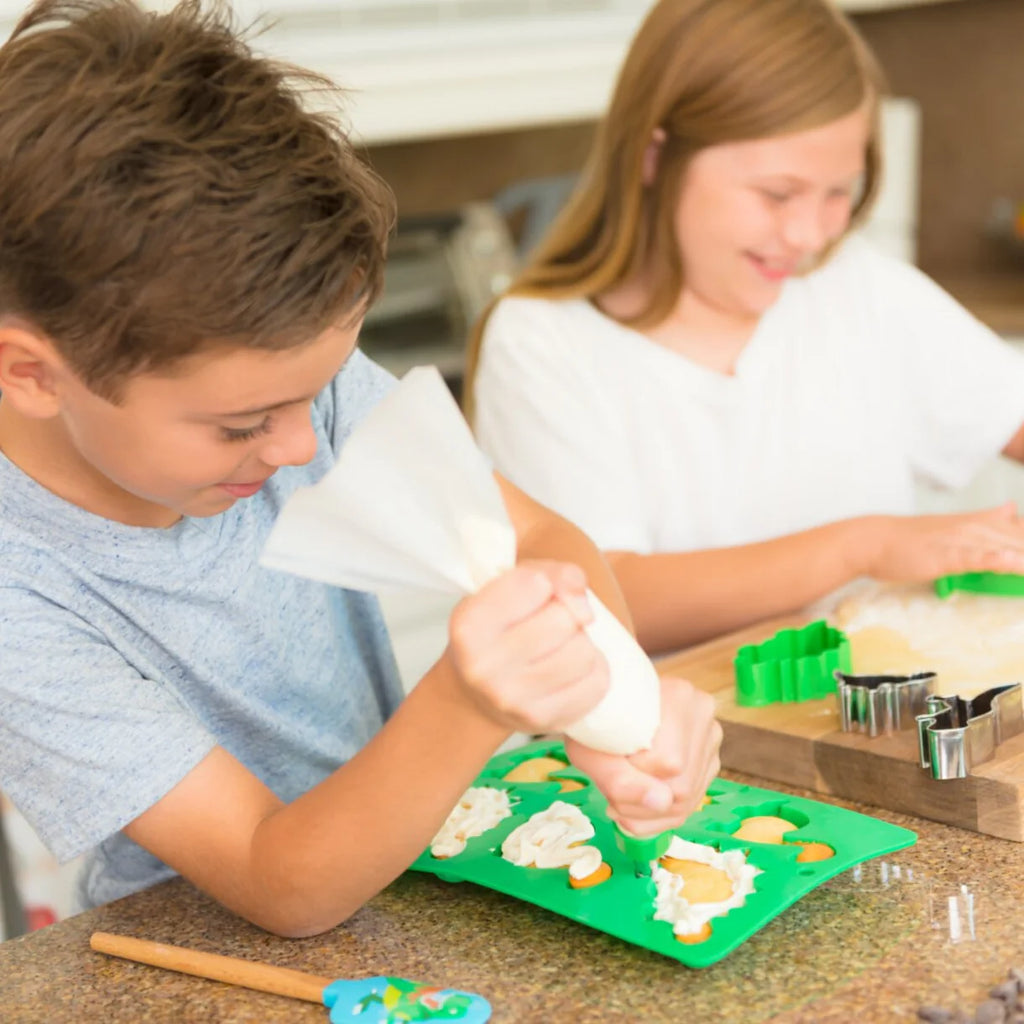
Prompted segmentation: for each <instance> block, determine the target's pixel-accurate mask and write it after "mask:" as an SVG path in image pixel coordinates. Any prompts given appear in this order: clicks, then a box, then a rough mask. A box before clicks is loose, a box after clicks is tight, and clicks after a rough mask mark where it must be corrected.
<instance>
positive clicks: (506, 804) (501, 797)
mask: <svg viewBox="0 0 1024 1024" xmlns="http://www.w3.org/2000/svg"><path fill="white" fill-rule="evenodd" d="M511 813H512V806H511V802H510V800H509V796H508V793H507V792H506V791H505V790H504V789H495V788H494V787H493V786H473V787H472V788H470V789H467V790H466V792H465V793H463V794H462V798H461V799H460V800H459V802H458V804H457V805H456V806H455V809H454V810H453V811H452V812H451V814H449V815H448V818H447V820H446V821H445V823H444V824H443V825H442V826H441V829H440V831H439V832H438V833H437V835H436V836H434V838H433V841H432V842H431V844H430V852H431V853H432V854H433V855H434V856H435V857H454V856H456V855H457V854H460V853H462V851H463V850H464V849H465V848H466V840H467V839H472V838H473V837H474V836H479V835H483V833H484V832H486V831H487V830H488V829H489V828H494V826H495V825H497V824H498V822H500V821H503V820H504V819H505V818H507V817H508V816H509V815H510V814H511Z"/></svg>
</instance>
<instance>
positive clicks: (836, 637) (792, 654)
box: [734, 619, 850, 707]
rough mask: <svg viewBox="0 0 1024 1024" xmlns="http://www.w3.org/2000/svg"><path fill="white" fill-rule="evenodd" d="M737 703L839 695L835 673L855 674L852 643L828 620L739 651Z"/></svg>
mask: <svg viewBox="0 0 1024 1024" xmlns="http://www.w3.org/2000/svg"><path fill="white" fill-rule="evenodd" d="M734 665H735V668H736V703H737V704H743V705H745V706H747V707H761V706H762V705H764V704H774V703H777V702H779V701H784V702H791V701H801V700H815V699H818V698H821V697H827V696H828V695H829V694H831V693H835V692H836V681H835V672H836V670H838V671H840V672H849V671H850V641H849V640H848V639H847V638H846V634H845V633H843V631H842V630H839V629H835V628H834V627H832V626H829V625H828V624H827V623H826V622H825V620H824V619H819V620H818V621H817V622H812V623H811V624H810V625H808V626H804V627H803V628H802V629H783V630H780V631H779V632H778V633H776V634H775V636H773V637H772V638H771V639H770V640H766V641H765V642H764V643H761V644H748V645H747V646H745V647H741V648H740V649H739V650H738V651H737V652H736V660H735V662H734Z"/></svg>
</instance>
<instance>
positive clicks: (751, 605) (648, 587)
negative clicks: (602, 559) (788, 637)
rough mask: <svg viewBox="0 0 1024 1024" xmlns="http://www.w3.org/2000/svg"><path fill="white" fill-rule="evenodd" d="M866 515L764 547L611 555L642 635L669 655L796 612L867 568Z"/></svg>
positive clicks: (649, 644)
mask: <svg viewBox="0 0 1024 1024" xmlns="http://www.w3.org/2000/svg"><path fill="white" fill-rule="evenodd" d="M869 529H870V522H869V520H867V519H850V520H844V521H842V522H838V523H830V524H828V525H827V526H821V527H817V528H815V529H812V530H806V531H804V532H802V533H795V534H790V535H788V536H785V537H779V538H777V539H774V540H769V541H763V542H761V543H758V544H745V545H742V546H738V547H731V548H715V549H709V550H704V551H688V552H680V553H669V554H654V555H637V554H632V553H628V552H617V553H613V554H610V555H609V561H610V562H611V564H612V567H613V568H614V570H615V574H616V576H617V578H618V582H619V585H620V586H621V587H622V590H623V592H624V593H625V595H626V599H627V601H628V602H629V607H630V611H631V612H632V615H633V621H634V622H635V623H636V629H637V637H638V639H639V641H640V643H641V644H642V646H643V647H644V648H645V649H646V650H648V651H650V652H664V651H670V650H674V649H678V648H680V647H685V646H687V645H689V644H694V643H698V642H700V641H702V640H707V639H709V638H710V637H713V636H718V635H721V634H722V633H727V632H730V631H731V630H734V629H740V628H742V627H743V626H746V625H750V624H751V623H753V622H757V621H758V620H760V619H766V618H770V617H772V616H775V615H783V614H785V613H787V612H791V611H795V610H797V609H799V608H802V607H804V606H805V605H807V604H810V603H811V602H812V601H815V600H817V599H818V598H819V597H822V596H824V595H825V594H827V593H829V592H830V591H832V590H834V589H835V588H836V587H839V586H841V585H842V584H844V583H846V582H848V581H849V580H851V579H854V578H855V577H857V576H859V575H861V574H862V573H864V572H866V571H867V566H868V565H869V560H870V556H869V552H868V550H867V548H866V541H867V538H866V537H865V533H866V531H867V530H869Z"/></svg>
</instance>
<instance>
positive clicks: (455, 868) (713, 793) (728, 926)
mask: <svg viewBox="0 0 1024 1024" xmlns="http://www.w3.org/2000/svg"><path fill="white" fill-rule="evenodd" d="M535 757H554V758H558V759H560V760H563V761H566V762H568V758H567V757H566V756H565V749H564V747H563V746H562V745H561V744H560V743H555V742H547V741H539V742H536V743H531V744H528V745H527V746H524V747H519V748H517V749H516V750H510V751H508V752H506V753H504V754H499V755H498V756H496V757H494V758H492V759H491V760H490V761H489V762H488V764H487V766H486V768H485V769H484V771H483V772H482V773H481V774H480V775H479V776H478V778H477V779H476V781H475V782H474V783H473V785H474V786H493V787H496V788H500V789H504V790H507V791H508V792H509V796H510V799H511V802H512V815H511V816H510V817H508V818H505V819H504V821H501V822H500V823H499V824H497V825H495V826H494V827H493V828H491V829H489V830H488V831H486V832H484V833H483V834H482V835H479V836H476V837H475V838H472V839H470V840H469V841H468V842H467V844H466V848H465V850H463V852H462V853H459V854H456V855H455V856H452V857H448V858H445V859H439V858H437V857H434V856H433V855H432V854H431V852H430V850H427V851H425V852H424V853H423V854H421V856H420V857H419V858H418V859H417V860H416V862H415V863H414V864H413V865H412V870H414V871H424V872H429V873H430V874H433V875H436V876H438V877H439V878H441V879H444V880H445V881H450V882H474V883H476V884H477V885H482V886H486V887H487V888H490V889H495V890H497V891H498V892H502V893H505V894H506V895H509V896H513V897H516V898H518V899H521V900H525V901H526V902H528V903H533V904H536V905H537V906H539V907H544V908H545V909H546V910H550V911H553V912H554V913H556V914H562V915H563V916H565V917H568V918H571V919H572V920H574V921H578V922H579V923H580V924H584V925H587V926H588V927H591V928H595V929H597V930H599V931H603V932H607V933H608V934H609V935H614V936H616V937H617V938H620V939H623V940H625V941H626V942H631V943H634V944H635V945H638V946H643V947H645V948H646V949H650V950H653V951H654V952H657V953H661V954H663V955H664V956H668V957H672V958H673V959H675V960H678V961H680V962H681V963H684V964H686V965H687V966H689V967H707V966H710V965H711V964H713V963H716V962H717V961H719V960H721V959H722V958H723V957H725V956H727V955H728V954H729V953H731V952H732V951H733V950H734V949H735V948H736V947H737V946H739V945H740V944H741V943H743V942H744V941H746V940H747V939H748V938H750V936H751V935H753V934H754V933H755V932H756V931H758V929H760V928H762V927H763V926H764V925H765V924H767V923H768V922H769V921H770V920H772V918H774V917H776V916H777V915H779V914H781V913H782V912H783V911H784V910H785V909H786V908H787V907H789V906H790V905H792V904H793V903H795V902H796V901H797V900H798V899H800V897H801V896H804V895H805V894H806V893H808V892H810V891H811V890H812V889H814V888H815V887H816V886H818V885H820V884H821V883H822V882H824V881H826V880H827V879H829V878H833V877H834V876H835V875H838V874H840V873H841V872H843V871H845V870H847V868H850V867H852V866H853V865H854V864H857V863H859V862H861V861H864V860H868V859H869V858H871V857H877V856H880V855H882V854H886V853H891V852H892V851H894V850H900V849H902V848H904V847H906V846H910V845H911V844H912V843H914V842H915V841H916V839H917V836H916V835H915V834H914V833H913V832H911V831H909V830H908V829H905V828H899V827H898V826H896V825H890V824H888V823H887V822H883V821H878V820H876V819H875V818H870V817H867V816H866V815H863V814H857V813H855V812H854V811H848V810H845V809H844V808H841V807H833V806H831V805H829V804H823V803H819V802H818V801H815V800H806V799H803V798H802V797H794V796H788V795H787V794H784V793H778V792H774V791H772V790H767V789H757V788H755V787H752V786H743V785H740V784H738V783H733V782H727V781H725V780H722V779H716V780H715V782H714V783H712V785H711V786H710V787H709V789H708V797H709V799H710V802H709V803H708V804H706V805H705V806H704V807H702V808H701V809H700V810H699V811H697V812H696V813H694V814H693V815H691V816H690V818H689V819H688V820H687V821H686V822H685V823H684V824H683V825H682V826H681V827H680V828H678V829H675V830H674V834H675V835H678V836H679V837H680V838H682V839H685V840H689V841H690V842H695V843H701V844H703V845H706V846H709V847H712V848H713V849H715V850H717V851H721V852H725V851H727V850H734V849H742V850H744V851H746V856H747V860H748V863H750V864H753V865H754V866H755V867H757V868H758V869H760V871H761V873H760V874H759V875H757V876H756V878H755V879H754V886H755V888H754V892H753V893H751V894H750V895H749V896H747V898H746V902H745V903H744V904H743V906H740V907H736V908H734V909H732V910H729V911H728V912H727V913H726V914H724V915H722V916H720V917H716V918H713V919H712V921H711V934H710V936H709V937H707V938H706V939H704V941H702V942H697V943H693V944H684V943H682V942H680V941H679V940H678V939H676V937H675V934H674V932H673V928H672V924H671V923H670V922H667V921H656V920H654V897H655V894H656V886H655V883H654V881H653V880H652V879H651V878H650V877H645V876H638V875H637V872H636V870H635V866H634V863H633V861H632V860H631V858H630V853H633V852H635V850H629V851H628V852H626V851H624V850H623V849H622V848H621V847H620V844H619V842H617V839H616V836H617V830H616V827H615V825H614V823H613V822H612V821H611V820H610V819H609V817H608V815H607V813H606V808H607V801H606V800H605V799H604V797H603V796H601V794H600V793H599V792H598V791H597V789H596V787H594V786H593V785H591V784H590V782H589V780H588V779H587V777H586V776H585V775H583V774H582V773H581V772H579V771H578V770H576V769H575V768H572V767H571V766H570V767H568V768H567V769H566V770H565V771H562V770H559V771H558V772H557V774H558V776H559V778H573V779H577V780H579V781H581V782H583V783H584V784H585V785H584V788H582V789H579V790H574V791H571V792H565V793H563V792H559V783H558V781H557V780H553V781H546V782H535V783H530V782H525V783H520V782H506V781H504V778H503V777H504V776H505V775H506V774H507V773H508V772H509V771H511V769H512V768H514V767H515V766H516V765H517V764H520V763H521V762H523V761H525V760H528V759H531V758H535ZM555 800H563V801H565V802H566V803H571V804H575V805H576V806H577V807H578V808H579V809H580V810H581V811H582V812H583V813H584V814H585V815H587V817H588V818H590V820H591V822H592V823H593V826H594V833H595V834H594V838H593V839H591V840H589V841H588V845H593V846H597V847H598V849H599V850H600V852H601V857H602V859H603V860H604V862H605V863H606V864H607V865H609V866H610V868H611V871H612V873H611V877H610V878H608V880H607V881H604V882H601V883H600V884H598V885H594V886H592V887H590V888H583V889H574V888H572V887H571V886H570V885H569V876H568V871H567V870H565V869H564V868H537V867H519V866H517V865H515V864H512V863H510V862H509V861H507V860H505V859H504V858H503V857H502V855H501V846H502V843H503V841H504V840H505V838H506V836H508V835H509V833H510V832H512V830H513V829H515V828H516V827H518V826H519V825H521V824H522V823H523V822H525V821H526V820H527V819H528V818H529V817H530V816H531V815H533V814H535V813H537V812H538V811H543V810H545V809H546V808H548V807H549V806H550V805H551V803H552V802H554V801H555ZM758 815H774V816H776V817H781V818H784V819H785V820H786V821H789V822H790V823H791V824H792V825H793V830H792V831H790V832H787V833H786V835H785V837H784V838H785V841H786V842H785V844H784V845H777V844H768V843H758V842H752V841H750V840H749V839H748V840H741V839H736V838H734V837H733V835H732V834H733V833H734V832H736V831H737V829H739V827H740V825H741V823H742V821H743V820H744V819H745V818H749V817H754V816H758ZM797 842H808V843H812V842H816V843H823V844H825V845H826V846H828V847H830V848H831V849H832V850H833V851H834V855H833V856H831V857H829V858H828V859H826V860H818V861H813V862H807V863H802V862H800V861H798V860H797V856H798V855H799V854H800V853H801V850H802V847H801V846H799V845H795V843H797Z"/></svg>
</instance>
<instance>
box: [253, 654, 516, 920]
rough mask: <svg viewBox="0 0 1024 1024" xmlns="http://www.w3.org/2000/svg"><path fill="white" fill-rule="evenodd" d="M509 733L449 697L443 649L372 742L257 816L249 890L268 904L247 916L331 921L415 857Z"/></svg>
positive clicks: (452, 689) (450, 680) (451, 685)
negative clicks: (292, 798)
mask: <svg viewBox="0 0 1024 1024" xmlns="http://www.w3.org/2000/svg"><path fill="white" fill-rule="evenodd" d="M508 736H509V731H508V729H506V728H503V727H502V726H499V725H497V724H495V723H494V722H492V721H490V720H489V719H488V718H486V717H485V716H484V715H483V714H481V713H480V712H478V711H477V710H476V709H475V708H473V707H472V705H470V704H468V703H467V702H466V700H465V699H464V698H462V697H459V696H456V684H455V682H454V675H453V670H452V669H451V668H450V666H449V665H448V663H447V656H444V657H442V659H441V660H440V661H439V662H438V664H437V665H435V666H434V668H432V669H431V670H430V672H428V673H427V675H426V676H424V678H423V679H422V680H421V681H420V683H419V684H418V685H417V686H416V687H415V688H414V689H413V691H412V693H411V694H410V695H409V696H408V697H407V698H406V700H405V701H404V702H403V703H402V705H401V706H400V707H399V708H398V710H397V711H396V713H395V714H394V716H393V717H392V718H391V720H390V721H389V722H388V724H387V725H386V726H385V727H384V728H383V729H382V730H381V731H380V733H378V735H377V736H376V737H375V738H374V739H373V740H372V741H371V742H370V743H368V744H367V745H366V746H365V747H364V748H363V749H362V750H361V751H359V753H358V754H356V755H355V756H354V757H353V758H352V759H351V760H350V761H349V762H347V763H346V764H345V765H343V766H342V767H341V768H339V769H338V770H337V771H336V772H335V773H334V774H333V775H331V776H330V777H328V778H327V779H325V780H324V781H323V782H322V783H320V784H319V785H318V786H316V787H314V788H313V789H312V790H310V791H309V792H307V793H305V794H304V795H303V796H301V797H299V798H298V799H297V800H295V801H293V802H292V803H291V804H289V805H287V806H283V807H281V808H280V809H279V810H278V811H276V812H275V813H274V814H272V815H270V816H269V817H268V818H267V819H266V820H265V821H264V822H263V823H262V824H261V825H260V827H259V828H258V829H257V831H256V833H255V835H254V837H253V856H252V874H253V881H254V882H255V883H256V884H255V885H254V891H253V899H254V901H255V902H256V903H257V904H258V913H259V914H260V916H261V917H263V916H264V912H265V910H266V909H267V904H273V910H272V912H271V916H270V918H269V920H267V919H264V920H261V919H260V918H259V917H253V915H252V914H251V913H245V916H247V917H250V919H253V920H256V921H257V923H260V924H262V925H263V926H264V927H268V928H270V929H271V930H273V931H277V932H280V933H282V934H292V935H300V934H301V935H309V934H316V933H318V932H321V931H324V930H326V929H329V928H332V927H334V926H335V925H336V924H338V923H339V922H340V921H342V920H344V919H345V918H346V917H348V916H349V915H350V914H351V913H353V912H354V911H356V910H357V909H358V908H359V907H360V906H362V905H363V904H364V903H365V902H366V901H367V900H368V899H370V898H371V897H372V896H373V895H375V894H376V893H377V892H379V891H380V890H381V889H382V888H384V887H385V886H386V885H388V884H389V883H390V882H391V881H393V880H394V879H395V878H396V877H397V876H398V875H399V874H401V873H402V872H403V871H404V870H405V869H406V868H407V867H408V866H409V864H411V863H412V861H413V860H415V858H416V857H417V856H418V855H419V854H420V853H421V852H422V851H423V850H424V848H425V847H426V846H427V845H428V843H429V842H430V840H431V839H432V838H433V836H434V835H435V834H436V832H437V830H438V829H439V828H440V826H441V824H442V823H443V822H444V820H445V818H446V816H447V815H448V813H449V812H450V811H451V809H452V808H453V807H454V806H455V805H456V803H457V802H458V799H459V797H460V796H461V795H462V794H463V793H464V792H465V790H466V789H467V788H468V787H469V785H470V784H471V783H472V781H473V780H474V778H475V777H476V776H477V775H478V774H479V772H480V769H481V768H482V766H483V765H484V764H485V762H486V761H487V759H488V758H489V757H490V756H491V755H492V754H493V753H494V751H495V750H496V749H497V747H498V746H500V744H501V743H502V742H504V740H505V739H507V738H508ZM243 912H244V911H243Z"/></svg>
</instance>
